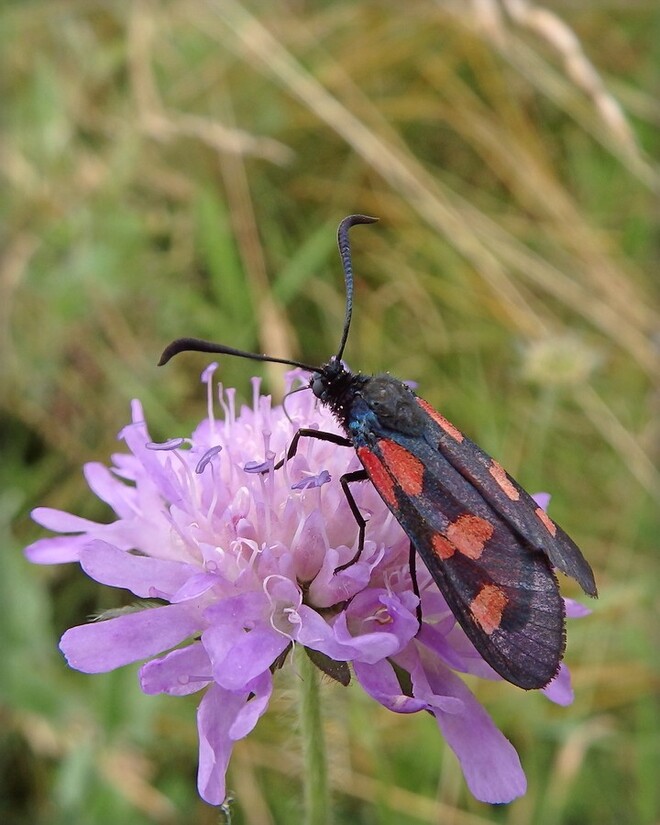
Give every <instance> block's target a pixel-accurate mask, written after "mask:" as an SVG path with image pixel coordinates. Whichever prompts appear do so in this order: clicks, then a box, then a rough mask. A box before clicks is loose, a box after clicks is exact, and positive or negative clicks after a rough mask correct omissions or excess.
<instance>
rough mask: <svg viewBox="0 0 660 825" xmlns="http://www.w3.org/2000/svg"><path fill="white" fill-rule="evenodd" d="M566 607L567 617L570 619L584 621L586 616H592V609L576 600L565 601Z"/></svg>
mask: <svg viewBox="0 0 660 825" xmlns="http://www.w3.org/2000/svg"><path fill="white" fill-rule="evenodd" d="M564 604H565V606H566V616H567V618H569V619H583V618H584V617H585V616H590V615H591V608H589V607H587V606H586V605H584V604H580V602H576V601H575V599H564Z"/></svg>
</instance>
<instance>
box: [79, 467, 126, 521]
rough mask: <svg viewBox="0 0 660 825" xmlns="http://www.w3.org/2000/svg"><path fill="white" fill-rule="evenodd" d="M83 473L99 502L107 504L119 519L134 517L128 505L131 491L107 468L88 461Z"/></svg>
mask: <svg viewBox="0 0 660 825" xmlns="http://www.w3.org/2000/svg"><path fill="white" fill-rule="evenodd" d="M83 473H84V474H85V481H86V482H87V484H88V485H89V487H90V489H91V490H92V491H93V492H94V493H95V494H96V495H97V496H98V498H99V499H100V500H101V501H104V502H105V503H106V504H109V505H110V507H112V509H113V510H114V512H115V513H116V514H117V515H118V516H119V518H130V517H131V516H133V515H134V510H133V508H132V507H131V504H130V499H131V498H132V496H133V493H134V491H133V489H132V488H130V487H127V486H126V485H125V484H124V483H123V482H121V481H119V479H118V478H117V477H116V476H114V475H113V474H112V473H111V472H110V470H108V468H107V467H105V466H104V465H103V464H101V463H99V462H98V461H90V462H89V463H88V464H85V466H84V467H83Z"/></svg>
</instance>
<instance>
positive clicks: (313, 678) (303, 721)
mask: <svg viewBox="0 0 660 825" xmlns="http://www.w3.org/2000/svg"><path fill="white" fill-rule="evenodd" d="M298 666H299V669H300V670H299V672H300V735H301V737H302V745H303V760H304V765H303V777H304V778H303V782H304V787H305V819H304V823H305V825H329V823H330V821H331V816H330V793H329V789H328V765H327V760H326V753H325V739H324V737H323V725H322V723H321V695H320V679H319V671H318V670H317V668H316V666H315V665H313V664H312V662H311V660H310V658H309V657H308V656H307V654H306V653H305V651H304V649H303V648H302V646H301V647H300V648H299V650H298Z"/></svg>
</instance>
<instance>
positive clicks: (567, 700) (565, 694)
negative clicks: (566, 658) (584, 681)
mask: <svg viewBox="0 0 660 825" xmlns="http://www.w3.org/2000/svg"><path fill="white" fill-rule="evenodd" d="M543 693H545V695H546V696H547V697H548V699H550V701H551V702H554V703H555V704H556V705H562V706H563V707H565V706H566V705H570V704H571V703H572V702H573V699H574V694H573V686H572V685H571V672H570V670H569V669H568V668H567V667H566V665H565V664H562V665H561V667H560V668H559V673H558V674H557V675H556V676H555V678H554V679H553V680H552V682H550V684H549V685H546V687H544V688H543Z"/></svg>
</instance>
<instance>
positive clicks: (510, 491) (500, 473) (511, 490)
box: [488, 461, 520, 501]
mask: <svg viewBox="0 0 660 825" xmlns="http://www.w3.org/2000/svg"><path fill="white" fill-rule="evenodd" d="M488 472H489V473H490V474H491V475H492V477H493V478H494V479H495V482H496V483H497V486H498V487H499V488H500V490H502V492H503V493H504V494H505V495H506V496H507V497H508V498H510V499H511V501H518V499H519V498H520V491H519V490H518V489H517V488H516V487H514V485H513V484H512V483H511V479H510V478H509V476H508V475H507V473H506V470H505V469H504V467H502V466H501V465H500V464H498V463H497V461H493V463H492V464H491V465H490V467H489V468H488Z"/></svg>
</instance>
